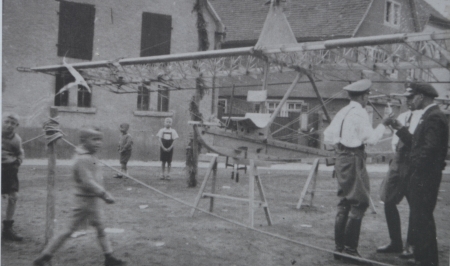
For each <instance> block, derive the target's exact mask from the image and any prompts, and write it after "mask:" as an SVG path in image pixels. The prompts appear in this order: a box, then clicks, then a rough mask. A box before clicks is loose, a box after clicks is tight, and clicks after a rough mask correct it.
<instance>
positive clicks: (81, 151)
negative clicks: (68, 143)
mask: <svg viewBox="0 0 450 266" xmlns="http://www.w3.org/2000/svg"><path fill="white" fill-rule="evenodd" d="M75 151H76V153H77V154H79V155H83V154H90V152H89V151H88V150H86V148H85V147H83V146H78V147H77V148H76V149H75Z"/></svg>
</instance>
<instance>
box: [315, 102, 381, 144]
mask: <svg viewBox="0 0 450 266" xmlns="http://www.w3.org/2000/svg"><path fill="white" fill-rule="evenodd" d="M385 129H386V127H385V126H384V125H383V124H379V125H378V126H377V127H376V128H375V129H374V128H373V127H372V125H371V123H370V119H369V114H368V113H367V111H366V109H364V108H363V107H362V106H361V104H360V103H358V102H355V101H350V103H349V104H348V105H347V106H345V107H344V108H342V109H341V110H340V111H339V112H338V113H337V114H336V115H335V117H334V118H333V120H332V121H331V123H330V125H329V126H328V127H327V128H326V129H325V131H324V132H323V134H324V141H325V142H326V143H329V144H333V145H334V144H338V143H341V144H342V145H344V146H346V147H349V148H356V147H359V146H361V145H362V144H376V143H377V142H378V141H379V140H380V139H381V137H382V136H383V133H384V130H385Z"/></svg>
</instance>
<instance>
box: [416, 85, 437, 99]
mask: <svg viewBox="0 0 450 266" xmlns="http://www.w3.org/2000/svg"><path fill="white" fill-rule="evenodd" d="M409 87H410V88H411V89H412V93H413V94H414V95H415V94H423V95H425V96H428V97H433V98H436V97H438V96H439V94H438V93H437V91H436V89H435V88H434V87H433V86H431V85H430V84H428V83H422V82H417V83H411V84H410V86H409Z"/></svg>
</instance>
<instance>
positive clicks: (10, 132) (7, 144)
mask: <svg viewBox="0 0 450 266" xmlns="http://www.w3.org/2000/svg"><path fill="white" fill-rule="evenodd" d="M18 126H19V117H18V116H17V115H16V114H13V113H5V114H4V115H3V122H2V196H4V195H7V196H8V205H7V207H6V217H5V220H4V221H3V230H2V239H4V240H12V241H22V240H23V237H21V236H19V235H18V234H17V233H16V232H15V231H14V230H13V229H12V226H13V223H14V220H13V216H14V212H15V211H16V202H17V198H18V195H17V193H18V192H19V178H18V176H17V173H18V172H19V166H20V165H21V164H22V161H23V158H24V151H23V148H22V139H21V138H20V136H19V135H18V134H17V133H15V130H16V128H17V127H18Z"/></svg>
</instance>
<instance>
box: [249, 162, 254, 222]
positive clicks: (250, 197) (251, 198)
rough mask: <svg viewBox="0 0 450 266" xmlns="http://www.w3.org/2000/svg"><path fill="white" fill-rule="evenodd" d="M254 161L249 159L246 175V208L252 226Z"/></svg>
mask: <svg viewBox="0 0 450 266" xmlns="http://www.w3.org/2000/svg"><path fill="white" fill-rule="evenodd" d="M254 170H255V162H254V161H253V160H250V173H249V175H248V210H249V223H250V227H251V228H253V224H254V214H253V212H254V208H255V171H254Z"/></svg>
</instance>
